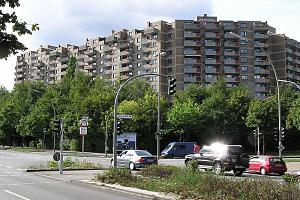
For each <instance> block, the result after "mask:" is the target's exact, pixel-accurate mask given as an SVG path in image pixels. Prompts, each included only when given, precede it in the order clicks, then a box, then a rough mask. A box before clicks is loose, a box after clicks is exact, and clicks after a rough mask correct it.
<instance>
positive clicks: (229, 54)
mask: <svg viewBox="0 0 300 200" xmlns="http://www.w3.org/2000/svg"><path fill="white" fill-rule="evenodd" d="M239 55H240V53H239V52H238V51H224V56H239Z"/></svg>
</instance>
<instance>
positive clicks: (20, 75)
mask: <svg viewBox="0 0 300 200" xmlns="http://www.w3.org/2000/svg"><path fill="white" fill-rule="evenodd" d="M16 77H17V78H23V77H25V74H17V75H16Z"/></svg>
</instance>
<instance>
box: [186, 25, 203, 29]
mask: <svg viewBox="0 0 300 200" xmlns="http://www.w3.org/2000/svg"><path fill="white" fill-rule="evenodd" d="M183 27H184V29H199V28H200V25H199V24H184V25H183Z"/></svg>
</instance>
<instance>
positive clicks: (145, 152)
mask: <svg viewBox="0 0 300 200" xmlns="http://www.w3.org/2000/svg"><path fill="white" fill-rule="evenodd" d="M135 153H136V155H138V156H152V154H151V153H149V152H148V151H136V152H135Z"/></svg>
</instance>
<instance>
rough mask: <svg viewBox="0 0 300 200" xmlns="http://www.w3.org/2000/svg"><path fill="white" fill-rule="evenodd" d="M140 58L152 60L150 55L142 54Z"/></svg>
mask: <svg viewBox="0 0 300 200" xmlns="http://www.w3.org/2000/svg"><path fill="white" fill-rule="evenodd" d="M142 60H143V61H150V60H152V55H144V56H142Z"/></svg>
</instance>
